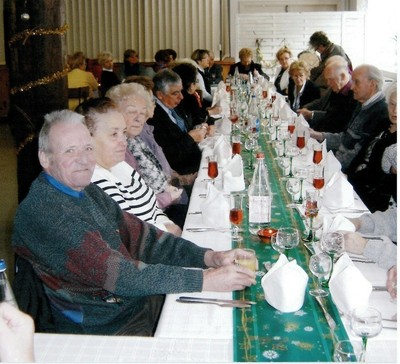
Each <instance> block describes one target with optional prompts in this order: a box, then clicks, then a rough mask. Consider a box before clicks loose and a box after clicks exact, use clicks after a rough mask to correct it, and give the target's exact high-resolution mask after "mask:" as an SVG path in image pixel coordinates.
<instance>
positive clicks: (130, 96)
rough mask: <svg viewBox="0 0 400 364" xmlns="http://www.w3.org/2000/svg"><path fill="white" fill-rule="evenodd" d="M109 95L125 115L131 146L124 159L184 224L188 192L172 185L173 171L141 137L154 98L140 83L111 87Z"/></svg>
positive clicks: (170, 216) (162, 204) (176, 219)
mask: <svg viewBox="0 0 400 364" xmlns="http://www.w3.org/2000/svg"><path fill="white" fill-rule="evenodd" d="M107 95H108V96H109V97H110V99H111V100H113V101H114V102H115V103H116V105H117V107H118V110H119V111H120V112H121V113H122V115H123V116H124V118H125V122H126V126H127V129H126V131H127V137H128V139H127V141H128V147H127V150H126V154H125V161H126V162H127V163H128V164H129V165H130V166H131V167H132V168H133V169H135V170H136V171H137V172H139V174H140V176H141V177H142V178H143V179H144V181H145V182H146V184H147V185H148V186H149V187H150V188H151V189H152V190H153V191H154V193H155V194H156V198H157V203H158V206H159V207H160V208H161V209H163V210H164V212H165V214H166V215H167V216H168V217H169V218H170V219H171V220H173V221H174V222H175V223H176V224H178V225H179V226H180V227H181V228H183V224H184V222H185V218H186V212H187V202H188V199H187V196H186V195H185V197H186V198H185V200H182V199H181V198H182V192H183V191H184V190H183V189H182V188H177V187H176V186H172V185H171V184H170V182H171V175H166V174H165V173H164V171H163V168H162V166H161V164H160V162H159V161H158V159H157V158H156V156H155V155H154V154H153V153H152V151H151V149H150V148H149V146H148V145H147V144H146V143H145V141H144V140H143V139H142V138H141V136H140V134H141V132H142V130H143V127H144V125H145V124H146V120H147V118H148V116H149V115H150V114H152V112H153V99H152V98H151V97H150V94H149V92H147V91H146V89H145V88H144V87H143V86H142V85H140V84H138V83H127V84H121V85H118V86H115V87H112V88H111V89H110V90H109V91H108V92H107Z"/></svg>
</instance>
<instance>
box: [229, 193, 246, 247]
mask: <svg viewBox="0 0 400 364" xmlns="http://www.w3.org/2000/svg"><path fill="white" fill-rule="evenodd" d="M229 221H230V222H231V223H232V225H233V227H232V240H233V241H241V240H243V238H242V237H241V236H240V235H239V230H240V225H241V224H242V222H243V195H241V194H238V193H234V194H232V195H230V211H229Z"/></svg>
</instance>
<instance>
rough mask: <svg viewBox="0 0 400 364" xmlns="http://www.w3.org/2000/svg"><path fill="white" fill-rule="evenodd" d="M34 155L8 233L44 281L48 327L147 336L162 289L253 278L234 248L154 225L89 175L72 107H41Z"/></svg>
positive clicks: (90, 152) (227, 285) (87, 147)
mask: <svg viewBox="0 0 400 364" xmlns="http://www.w3.org/2000/svg"><path fill="white" fill-rule="evenodd" d="M123 153H125V146H124V148H123ZM123 153H122V150H121V154H123ZM39 159H40V163H41V164H42V166H43V168H44V172H42V173H41V174H40V176H39V177H38V178H37V179H36V180H35V181H34V182H33V184H32V186H31V189H30V191H29V194H28V196H27V197H26V198H25V200H24V201H23V202H22V203H21V204H20V205H19V206H18V209H17V213H16V216H15V219H14V230H13V237H12V242H13V248H14V250H15V253H16V254H18V255H20V256H22V257H23V258H24V259H26V260H27V261H28V262H30V263H31V264H32V266H33V269H34V271H35V273H36V274H37V275H38V277H39V279H40V280H41V281H42V282H43V286H44V289H45V292H46V295H47V297H48V298H49V301H50V303H51V308H52V313H53V317H54V321H55V326H56V330H57V332H59V333H71V334H97V335H141V336H150V335H152V334H153V333H154V331H155V328H156V322H157V319H158V317H159V314H160V309H161V306H162V302H163V297H162V295H163V294H168V293H179V292H196V291H197V292H198V291H203V290H204V291H226V292H228V291H232V290H242V289H244V288H245V287H247V286H250V285H252V284H255V282H256V280H255V273H254V272H252V271H250V270H249V269H247V268H244V267H242V266H238V265H235V264H234V260H235V259H236V257H237V255H238V250H230V251H224V252H216V251H212V250H209V249H204V248H200V247H198V246H197V245H195V244H193V243H191V242H189V241H187V240H184V239H182V238H179V237H176V236H174V235H172V234H169V233H166V232H163V231H161V230H158V229H157V228H156V227H155V226H153V225H151V224H148V223H146V222H144V221H142V220H140V219H139V218H137V217H136V216H135V215H132V214H130V213H127V212H125V211H123V210H122V209H121V208H120V206H119V205H118V203H116V202H115V201H114V200H113V199H112V198H111V197H110V196H108V195H107V194H106V193H105V192H104V191H103V190H102V189H101V188H99V187H98V186H97V185H95V184H93V183H90V180H91V177H92V174H93V171H94V169H95V165H96V158H95V151H94V144H93V139H92V137H91V136H90V133H89V131H88V129H87V127H86V126H85V124H84V118H83V117H82V116H81V115H79V114H77V113H74V112H72V111H70V110H62V111H54V112H52V113H50V114H47V115H46V116H45V122H44V124H43V127H42V129H41V131H40V135H39ZM187 267H197V268H203V269H204V270H202V269H187ZM205 268H211V269H205Z"/></svg>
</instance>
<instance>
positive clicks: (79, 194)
mask: <svg viewBox="0 0 400 364" xmlns="http://www.w3.org/2000/svg"><path fill="white" fill-rule="evenodd" d="M44 176H45V178H46V180H47V182H49V184H51V185H52V186H53V187H55V188H56V189H57V190H59V191H61V192H62V193H65V194H66V195H68V196H71V197H75V198H83V197H84V196H85V193H84V192H83V191H75V190H73V189H72V188H70V187H68V186H66V185H64V184H62V183H61V182H59V181H57V180H56V179H55V178H54V177H52V176H50V175H49V174H48V173H46V172H44Z"/></svg>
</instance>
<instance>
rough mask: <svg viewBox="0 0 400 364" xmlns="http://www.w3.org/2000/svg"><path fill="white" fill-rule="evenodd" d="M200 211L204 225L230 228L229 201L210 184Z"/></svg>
mask: <svg viewBox="0 0 400 364" xmlns="http://www.w3.org/2000/svg"><path fill="white" fill-rule="evenodd" d="M200 209H201V216H202V219H203V224H204V225H206V226H210V227H217V228H229V227H230V221H229V210H230V205H229V201H228V200H227V198H226V197H225V196H224V195H223V193H222V192H221V191H219V190H218V189H217V188H216V187H215V186H213V184H212V183H208V184H207V196H206V199H205V201H204V202H203V203H202V205H201V206H200Z"/></svg>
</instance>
